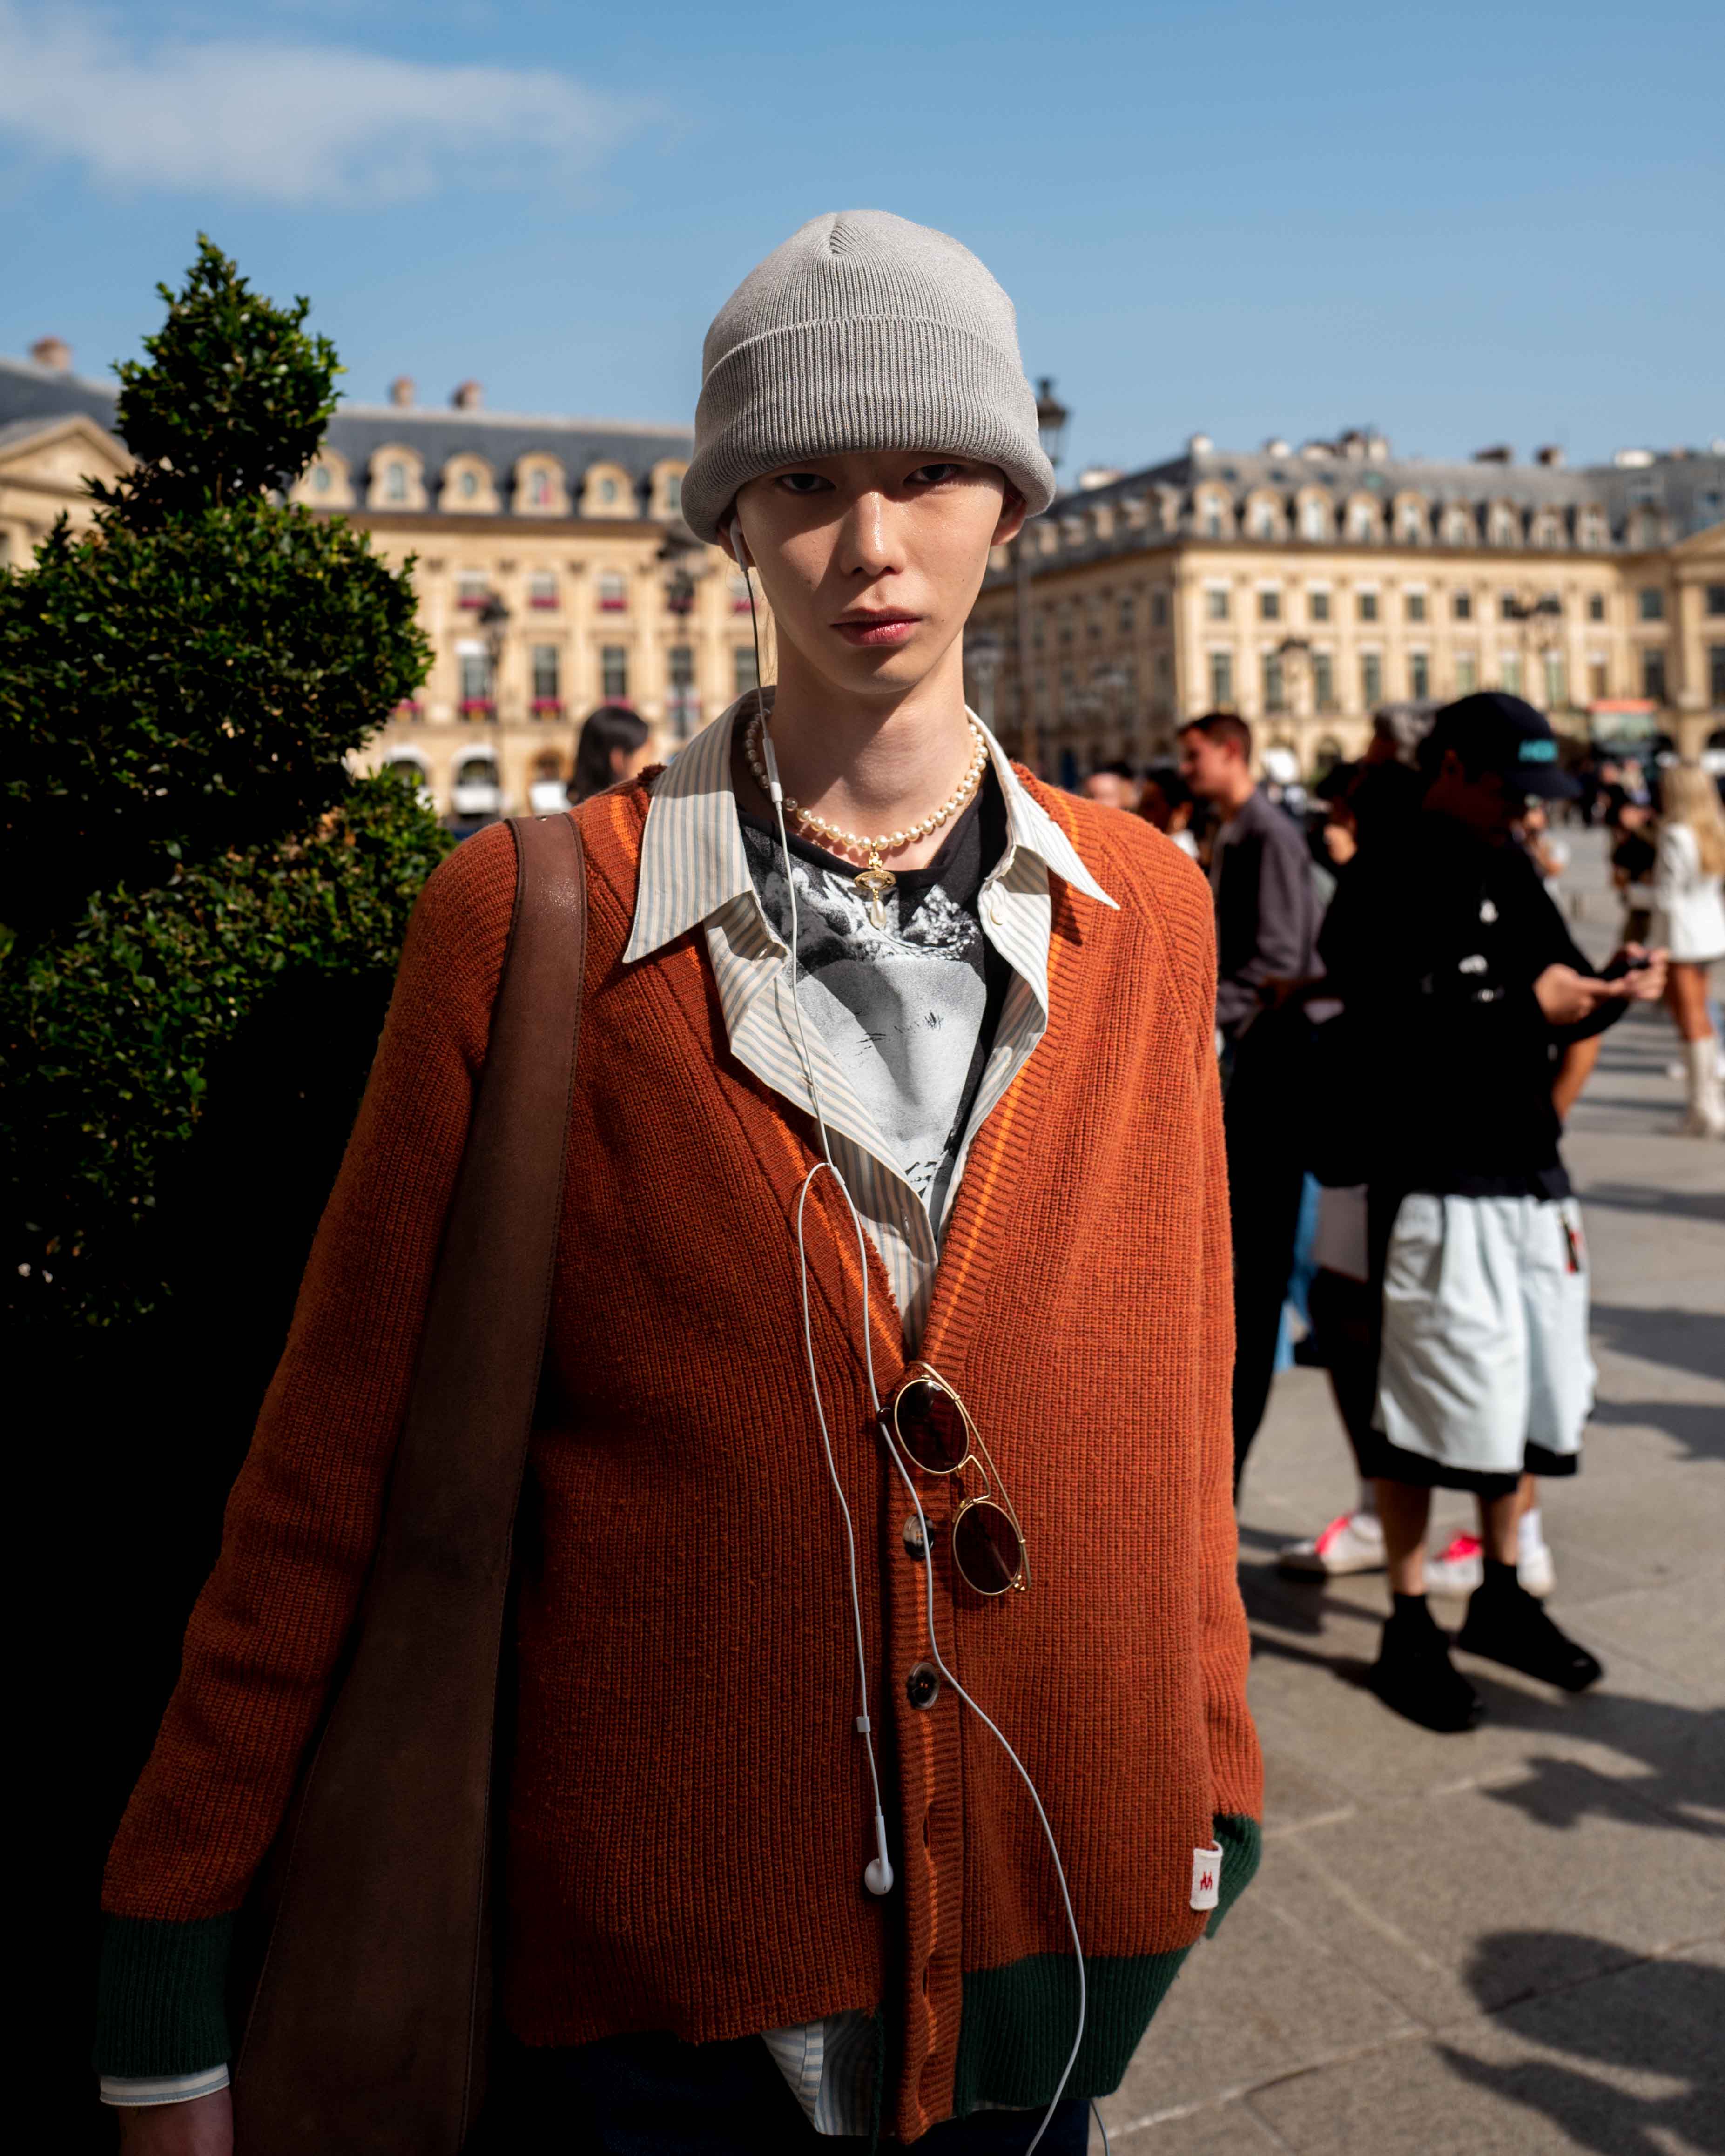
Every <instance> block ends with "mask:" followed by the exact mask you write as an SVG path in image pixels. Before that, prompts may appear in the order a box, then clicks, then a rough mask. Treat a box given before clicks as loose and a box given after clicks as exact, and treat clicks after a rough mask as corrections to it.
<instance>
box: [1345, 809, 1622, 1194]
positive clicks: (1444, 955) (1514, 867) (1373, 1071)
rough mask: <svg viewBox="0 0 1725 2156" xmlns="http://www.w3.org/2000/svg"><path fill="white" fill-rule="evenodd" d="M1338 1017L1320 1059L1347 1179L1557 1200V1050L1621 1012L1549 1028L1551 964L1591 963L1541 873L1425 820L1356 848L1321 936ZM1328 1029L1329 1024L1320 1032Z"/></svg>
mask: <svg viewBox="0 0 1725 2156" xmlns="http://www.w3.org/2000/svg"><path fill="white" fill-rule="evenodd" d="M1319 949H1320V951H1321V952H1322V957H1323V962H1324V967H1325V972H1326V975H1327V988H1329V989H1330V990H1332V992H1333V993H1335V994H1336V995H1337V996H1339V997H1340V998H1341V999H1342V1003H1343V1017H1342V1018H1341V1019H1337V1020H1335V1021H1333V1023H1334V1024H1335V1025H1336V1026H1337V1028H1338V1029H1339V1030H1338V1031H1337V1034H1335V1035H1334V1036H1333V1037H1332V1040H1331V1043H1330V1044H1329V1045H1330V1046H1331V1048H1332V1050H1333V1051H1334V1052H1333V1053H1332V1054H1330V1055H1327V1056H1326V1058H1325V1063H1326V1069H1327V1072H1328V1073H1329V1086H1328V1090H1329V1091H1331V1092H1335V1091H1337V1090H1338V1087H1341V1086H1345V1090H1346V1096H1347V1097H1346V1099H1345V1100H1344V1101H1337V1102H1335V1103H1333V1104H1332V1106H1335V1107H1336V1108H1337V1110H1339V1111H1340V1114H1341V1116H1342V1117H1343V1120H1344V1121H1345V1122H1346V1125H1347V1134H1348V1147H1349V1149H1350V1152H1351V1158H1352V1160H1353V1164H1354V1172H1353V1173H1349V1174H1348V1175H1346V1176H1343V1175H1342V1174H1341V1173H1339V1172H1338V1173H1335V1174H1333V1175H1330V1176H1327V1178H1326V1179H1327V1180H1348V1181H1358V1180H1365V1181H1368V1182H1371V1183H1377V1184H1380V1185H1391V1186H1394V1187H1395V1188H1399V1189H1402V1190H1423V1191H1433V1192H1440V1193H1446V1192H1455V1193H1461V1194H1462V1195H1467V1196H1473V1197H1500V1196H1501V1197H1517V1196H1529V1197H1543V1198H1557V1197H1564V1196H1567V1195H1568V1188H1569V1186H1568V1179H1567V1178H1566V1177H1565V1176H1564V1173H1563V1163H1562V1162H1561V1161H1560V1160H1559V1158H1558V1137H1559V1136H1560V1135H1561V1131H1562V1126H1561V1125H1560V1124H1559V1122H1558V1117H1557V1112H1556V1111H1555V1109H1553V1106H1552V1098H1551V1092H1552V1080H1553V1049H1554V1048H1557V1047H1559V1046H1561V1045H1563V1044H1564V1043H1565V1042H1567V1041H1569V1040H1573V1039H1581V1038H1583V1037H1584V1035H1586V1034H1592V1033H1598V1032H1600V1031H1602V1030H1603V1029H1604V1027H1606V1026H1608V1025H1609V1024H1611V1023H1612V1022H1613V1021H1614V1019H1618V1018H1620V1017H1621V1016H1622V1014H1623V1011H1624V1009H1625V1006H1624V1005H1623V1004H1621V1003H1609V1004H1603V1005H1602V1006H1601V1007H1600V1009H1599V1011H1598V1012H1597V1013H1596V1014H1594V1017H1593V1018H1592V1019H1589V1020H1587V1021H1585V1022H1584V1024H1581V1025H1579V1026H1575V1027H1571V1028H1568V1029H1558V1028H1556V1027H1553V1026H1551V1025H1549V1024H1548V1023H1547V1022H1546V1018H1545V1014H1544V1013H1543V1011H1542V1010H1541V1009H1540V1008H1539V1004H1538V998H1536V997H1535V995H1534V993H1533V983H1534V982H1535V981H1536V980H1538V978H1539V976H1540V974H1541V973H1543V972H1544V970H1545V968H1547V967H1548V966H1551V965H1565V966H1573V967H1574V969H1575V970H1576V972H1577V973H1587V974H1590V973H1592V972H1593V970H1594V968H1593V967H1592V965H1591V964H1590V963H1589V961H1588V959H1587V958H1585V957H1584V956H1583V954H1582V953H1581V952H1580V951H1579V950H1578V949H1577V948H1576V946H1575V944H1574V942H1573V940H1572V939H1571V937H1570V935H1569V932H1568V929H1567V928H1566V927H1564V926H1563V916H1562V915H1561V914H1560V913H1559V912H1558V909H1557V907H1556V906H1554V905H1553V903H1552V900H1551V897H1550V895H1549V893H1548V891H1546V889H1545V886H1544V885H1543V883H1542V882H1541V881H1540V879H1539V875H1538V870H1536V869H1535V868H1534V866H1533V864H1532V861H1530V860H1528V858H1527V855H1526V854H1524V853H1523V852H1522V849H1521V848H1520V847H1519V846H1517V845H1515V844H1502V845H1491V844H1486V843H1485V842H1484V841H1483V840H1481V839H1478V838H1476V837H1475V836H1474V834H1472V833H1471V832H1470V831H1469V830H1467V829H1466V828H1465V827H1464V826H1463V825H1461V824H1457V823H1455V822H1454V821H1453V820H1451V819H1450V818H1448V817H1445V816H1439V815H1434V814H1430V813H1426V814H1421V815H1420V816H1419V817H1417V818H1415V819H1414V821H1413V823H1412V824H1411V825H1409V826H1408V827H1406V828H1405V829H1404V830H1402V831H1401V832H1399V833H1398V834H1396V836H1395V838H1394V841H1393V842H1392V843H1389V844H1377V845H1373V846H1368V847H1362V849H1361V851H1360V855H1359V858H1358V860H1357V861H1356V862H1355V864H1354V865H1353V870H1351V872H1350V873H1349V875H1348V877H1347V878H1346V879H1345V880H1343V884H1342V885H1341V887H1340V889H1339V890H1338V891H1337V894H1336V898H1335V901H1334V903H1333V904H1332V906H1331V908H1330V911H1329V914H1328V916H1327V919H1326V921H1325V922H1324V926H1323V932H1322V936H1321V937H1320V938H1319ZM1319 1033H1320V1037H1321V1038H1322V1036H1323V1035H1325V1034H1328V1033H1329V1028H1328V1027H1327V1026H1326V1027H1321V1028H1320V1029H1319Z"/></svg>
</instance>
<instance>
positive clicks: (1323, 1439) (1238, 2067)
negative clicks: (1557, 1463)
mask: <svg viewBox="0 0 1725 2156" xmlns="http://www.w3.org/2000/svg"><path fill="white" fill-rule="evenodd" d="M1577 852H1578V862H1577V868H1576V871H1575V875H1574V879H1573V880H1574V882H1575V883H1576V884H1577V885H1579V896H1572V898H1571V901H1570V903H1571V906H1572V909H1573V910H1574V912H1575V913H1576V916H1577V919H1578V922H1579V931H1578V932H1579V934H1580V935H1581V936H1582V937H1583V939H1584V941H1585V942H1587V943H1588V944H1589V947H1590V948H1592V949H1594V950H1595V951H1599V952H1603V950H1604V949H1605V948H1609V944H1610V942H1611V940H1612V938H1611V927H1612V926H1613V924H1614V916H1615V908H1614V907H1613V906H1611V904H1610V902H1609V899H1608V898H1607V897H1606V896H1605V894H1604V891H1603V887H1602V879H1601V876H1600V873H1599V860H1598V855H1597V841H1596V839H1594V838H1593V837H1592V836H1591V835H1587V836H1584V837H1583V838H1582V839H1580V841H1579V844H1578V847H1577ZM1674 1044H1675V1036H1674V1034H1673V1033H1672V1031H1671V1027H1670V1025H1669V1023H1668V1022H1667V1021H1666V1019H1665V1018H1664V1016H1663V1014H1660V1013H1648V1014H1635V1015H1634V1016H1632V1017H1631V1018H1630V1019H1628V1020H1626V1021H1625V1023H1624V1024H1622V1025H1620V1027H1618V1028H1617V1029H1615V1031H1614V1032H1613V1033H1612V1034H1609V1035H1608V1036H1607V1039H1606V1042H1605V1045H1604V1053H1603V1055H1602V1056H1601V1060H1600V1064H1599V1070H1598V1071H1597V1073H1596V1074H1595V1077H1594V1082H1593V1085H1592V1087H1591V1088H1590V1090H1589V1094H1588V1096H1587V1097H1586V1098H1585V1100H1584V1102H1583V1104H1582V1106H1581V1107H1580V1108H1579V1110H1578V1111H1577V1114H1576V1116H1575V1118H1574V1122H1573V1123H1572V1126H1571V1132H1570V1137H1569V1140H1568V1145H1567V1147H1566V1151H1567V1154H1568V1160H1569V1165H1570V1171H1571V1173H1572V1175H1573V1176H1574V1180H1575V1183H1576V1186H1577V1188H1578V1190H1579V1193H1580V1194H1581V1196H1582V1199H1583V1202H1584V1206H1585V1209H1586V1219H1587V1227H1588V1232H1589V1240H1590V1242H1591V1246H1592V1260H1593V1267H1594V1279H1593V1293H1594V1308H1593V1328H1594V1354H1595V1358H1596V1359H1597V1361H1598V1363H1599V1404H1598V1406H1597V1408H1596V1409H1595V1412H1594V1421H1593V1425H1592V1429H1591V1432H1590V1434H1589V1440H1588V1447H1587V1457H1586V1464H1585V1466H1584V1471H1583V1472H1582V1473H1581V1474H1580V1475H1579V1476H1577V1477H1576V1478H1574V1481H1569V1482H1567V1483H1563V1484H1558V1485H1555V1486H1550V1488H1549V1489H1548V1496H1547V1502H1546V1507H1545V1511H1546V1532H1547V1537H1548V1541H1549V1542H1550V1543H1551V1545H1552V1548H1553V1552H1554V1553H1555V1557H1556V1563H1557V1587H1556V1591H1555V1593H1554V1594H1553V1598H1552V1604H1551V1607H1552V1609H1553V1611H1554V1613H1555V1614H1557V1616H1558V1620H1559V1621H1560V1622H1561V1623H1562V1624H1563V1625H1564V1626H1565V1627H1566V1628H1567V1629H1568V1630H1571V1631H1573V1632H1574V1634H1575V1635H1576V1636H1577V1637H1578V1638H1579V1639H1580V1640H1583V1641H1584V1643H1585V1644H1586V1645H1589V1647H1591V1648H1593V1649H1594V1650H1595V1651H1596V1652H1597V1653H1598V1654H1599V1656H1600V1657H1601V1659H1602V1660H1603V1661H1604V1665H1605V1676H1604V1681H1602V1682H1601V1683H1600V1684H1599V1686H1598V1687H1597V1688H1596V1689H1595V1690H1594V1691H1592V1692H1589V1693H1588V1694H1585V1695H1584V1696H1583V1697H1580V1698H1571V1697H1567V1696H1564V1695H1563V1694H1560V1693H1558V1692H1555V1691H1552V1690H1550V1689H1549V1688H1548V1687H1547V1686H1542V1685H1539V1684H1536V1683H1534V1682H1532V1681H1531V1680H1529V1681H1523V1680H1522V1679H1520V1678H1518V1677H1517V1676H1514V1675H1513V1674H1512V1672H1510V1671H1503V1670H1499V1669H1497V1668H1496V1667H1494V1666H1492V1665H1491V1664H1489V1663H1480V1662H1470V1663H1467V1664H1466V1665H1465V1666H1466V1667H1467V1668H1468V1673H1469V1675H1470V1676H1471V1677H1472V1678H1473V1679H1474V1681H1476V1683H1477V1684H1478V1685H1479V1686H1480V1688H1481V1691H1482V1692H1483V1693H1484V1695H1485V1697H1486V1702H1487V1705H1488V1713H1487V1718H1486V1721H1485V1722H1484V1723H1483V1724H1482V1725H1481V1727H1480V1728H1479V1729H1477V1730H1476V1731H1474V1732H1471V1733H1470V1734H1468V1735H1466V1736H1460V1737H1438V1736H1433V1735H1429V1734H1428V1733H1427V1732H1425V1731H1422V1730H1419V1729H1415V1728H1414V1727H1410V1726H1409V1724H1407V1723H1405V1722H1401V1721H1399V1719H1397V1718H1396V1717H1393V1716H1391V1715H1390V1714H1389V1712H1387V1711H1386V1710H1385V1709H1384V1707H1381V1706H1380V1705H1379V1704H1378V1702H1377V1701H1376V1700H1375V1699H1374V1698H1373V1697H1372V1696H1371V1694H1370V1693H1369V1692H1368V1691H1364V1690H1363V1688H1362V1686H1361V1683H1360V1679H1361V1677H1362V1676H1363V1673H1364V1671H1365V1670H1366V1668H1367V1666H1368V1664H1369V1662H1370V1661H1371V1660H1372V1659H1373V1656H1374V1655H1375V1654H1376V1652H1377V1644H1378V1625H1379V1622H1380V1618H1381V1613H1382V1610H1383V1609H1384V1602H1385V1598H1386V1594H1387V1589H1386V1588H1385V1584H1384V1579H1383V1577H1382V1575H1381V1574H1380V1575H1377V1576H1375V1577H1374V1576H1367V1577H1364V1578H1353V1579H1348V1580H1343V1581H1337V1582H1333V1583H1330V1584H1324V1585H1314V1586H1312V1587H1311V1588H1303V1587H1301V1586H1299V1585H1296V1584H1292V1583H1290V1582H1287V1581H1285V1580H1283V1579H1281V1578H1280V1577H1279V1576H1278V1574H1277V1573H1276V1569H1275V1557H1276V1550H1277V1548H1279V1547H1280V1545H1281V1543H1283V1542H1284V1541H1285V1540H1286V1539H1288V1538H1290V1537H1293V1536H1296V1535H1299V1534H1309V1533H1312V1532H1314V1531H1315V1530H1316V1529H1317V1528H1318V1527H1321V1526H1322V1524H1323V1522H1325V1521H1326V1520H1327V1519H1328V1518H1329V1517H1331V1516H1332V1514H1334V1513H1335V1512H1338V1511H1340V1510H1341V1509H1342V1508H1343V1506H1344V1505H1345V1504H1346V1503H1347V1502H1348V1500H1349V1497H1350V1496H1351V1492H1352V1488H1353V1481H1352V1474H1351V1462H1350V1460H1349V1457H1348V1449H1347V1444H1346V1440H1344V1439H1343V1435H1342V1432H1341V1429H1340V1426H1339V1424H1337V1422H1336V1420H1335V1419H1334V1415H1333V1413H1332V1409H1331V1406H1330V1402H1329V1398H1328V1393H1327V1384H1326V1381H1325V1379H1324V1377H1323V1375H1322V1373H1321V1372H1317V1371H1308V1370H1301V1369H1296V1370H1292V1371H1290V1372H1288V1373H1286V1374H1285V1375H1284V1376H1282V1377H1280V1378H1277V1380H1276V1394H1275V1397H1274V1399H1273V1401H1272V1403H1271V1413H1270V1416H1269V1419H1268V1420H1267V1421H1266V1425H1265V1428H1264V1430H1263V1431H1262V1432H1261V1434H1260V1437H1259V1440H1258V1444H1257V1447H1256V1450H1255V1453H1254V1455H1253V1458H1252V1462H1251V1466H1250V1474H1249V1477H1248V1481H1247V1484H1246V1487H1245V1493H1244V1496H1243V1501H1242V1507H1241V1520H1240V1543H1241V1550H1240V1557H1241V1568H1240V1577H1241V1584H1242V1589H1243V1591H1244V1594H1245V1602H1246V1607H1247V1610H1248V1612H1249V1614H1250V1619H1251V1625H1252V1631H1253V1635H1254V1641H1255V1651H1254V1657H1253V1664H1252V1687H1251V1688H1252V1704H1253V1707H1254V1710H1255V1713H1256V1716H1257V1719H1258V1727H1259V1730H1260V1733H1261V1735H1262V1738H1263V1741H1264V1749H1265V1755H1266V1763H1267V1768H1268V1792H1267V1799H1266V1846H1265V1859H1264V1866H1263V1869H1262V1871H1261V1872H1260V1875H1259V1878H1258V1881H1257V1883H1256V1884H1255V1886H1253V1888H1252V1889H1251V1891H1250V1892H1249V1893H1248V1894H1247V1895H1246V1896H1245V1898H1244V1900H1243V1901H1241V1902H1240V1904H1239V1905H1238V1906H1237V1907H1236V1908H1235V1910H1234V1912H1232V1914H1231V1915H1230V1917H1229V1919H1228V1922H1227V1923H1226V1925H1225V1926H1224V1928H1223V1929H1222V1931H1221V1932H1220V1933H1219V1934H1218V1936H1217V1938H1215V1939H1214V1941H1207V1942H1205V1943H1203V1944H1201V1945H1200V1946H1199V1948H1198V1949H1197V1951H1196V1952H1195V1953H1194V1954H1193V1956H1192V1958H1191V1960H1190V1961H1189V1963H1188V1965H1187V1968H1186V1969H1185V1970H1184V1971H1183V1974H1182V1975H1181V1977H1180V1979H1179V1981H1178V1983H1177V1984H1176V1985H1175V1987H1174V1989H1173V1992H1172V1994H1170V1996H1169V1998H1168V2002H1167V2004H1166V2005H1165V2006H1164V2007H1163V2010H1162V2012H1161V2013H1160V2015H1158V2018H1157V2020H1156V2022H1155V2024H1154V2025H1153V2028H1152V2030H1151V2031H1150V2033H1149V2035H1148V2036H1147V2038H1146V2040H1145V2041H1144V2044H1143V2045H1142V2047H1141V2049H1140V2051H1139V2052H1138V2055H1137V2058H1136V2059H1135V2060H1134V2061H1133V2063H1132V2067H1131V2069H1130V2071H1129V2072H1128V2073H1127V2077H1126V2080H1125V2082H1124V2083H1123V2085H1122V2087H1121V2089H1120V2090H1119V2092H1117V2095H1115V2096H1114V2097H1111V2099H1109V2100H1108V2101H1107V2102H1106V2103H1105V2104H1104V2105H1103V2107H1102V2112H1103V2116H1104V2117H1105V2119H1106V2123H1107V2125H1108V2128H1109V2133H1110V2135H1111V2140H1112V2144H1113V2147H1114V2148H1115V2149H1116V2150H1117V2151H1124V2152H1126V2156H1200V2152H1202V2156H1266V2152H1271V2151H1275V2150H1278V2149H1281V2150H1289V2149H1291V2150H1296V2151H1299V2152H1301V2156H1307V2152H1310V2156H1320V2152H1322V2156H1355V2152H1358V2156H1450V2152H1452V2151H1453V2152H1455V2156H1463V2152H1466V2156H1483V2152H1488V2151H1491V2152H1495V2151H1500V2150H1502V2151H1505V2152H1513V2156H1544V2152H1547V2151H1551V2150H1558V2149H1588V2150H1597V2151H1600V2152H1609V2156H1619V2152H1624V2156H1630V2152H1633V2156H1675V2152H1696V2156H1712V2152H1718V2151H1721V2150H1725V1711H1722V1709H1725V1591H1722V1590H1725V1566H1722V1563H1721V1553H1722V1550H1725V1145H1719V1144H1709V1143H1707V1142H1705V1141H1702V1140H1697V1139H1691V1138H1684V1137H1680V1136H1678V1135H1677V1134H1676V1132H1677V1124H1678V1122H1679V1118H1680V1116H1681V1088H1680V1086H1679V1085H1678V1084H1677V1082H1676V1080H1675V1079H1673V1078H1671V1077H1668V1076H1667V1075H1666V1070H1665V1066H1666V1064H1667V1063H1668V1062H1670V1061H1671V1059H1672V1057H1673V1055H1674V1054H1675V1045H1674ZM1468 1514H1469V1507H1468V1505H1467V1501H1466V1500H1465V1499H1458V1498H1454V1497H1450V1498H1447V1499H1446V1498H1445V1497H1444V1496H1441V1495H1440V1498H1439V1501H1438V1505H1437V1507H1436V1518H1435V1527H1434V1536H1433V1544H1434V1547H1438V1546H1440V1544H1441V1543H1442V1541H1444V1540H1446V1539H1447V1537H1448V1534H1449V1532H1450V1530H1451V1528H1452V1527H1459V1526H1461V1525H1464V1524H1470V1523H1471V1522H1470V1521H1469V1517H1468ZM1434 1607H1435V1609H1436V1612H1437V1614H1438V1616H1439V1619H1440V1621H1445V1622H1448V1623H1450V1625H1455V1624H1456V1623H1459V1621H1460V1619H1461V1605H1460V1604H1459V1603H1450V1604H1445V1603H1443V1602H1440V1601H1438V1600H1437V1599H1435V1598H1434ZM1092 2145H1093V2147H1094V2148H1097V2149H1100V2148H1101V2135H1100V2134H1099V2133H1095V2132H1094V2129H1093V2132H1092Z"/></svg>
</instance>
